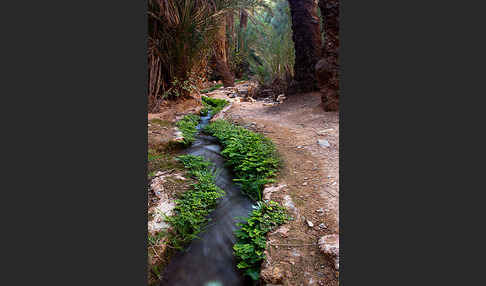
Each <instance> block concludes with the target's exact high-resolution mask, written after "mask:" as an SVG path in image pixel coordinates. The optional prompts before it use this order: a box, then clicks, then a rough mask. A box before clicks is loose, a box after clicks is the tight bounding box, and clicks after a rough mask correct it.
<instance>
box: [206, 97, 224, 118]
mask: <svg viewBox="0 0 486 286" xmlns="http://www.w3.org/2000/svg"><path fill="white" fill-rule="evenodd" d="M201 100H202V103H203V106H204V107H203V108H202V109H201V115H202V116H206V115H207V114H208V112H211V114H212V115H215V114H216V113H218V112H219V111H221V109H223V108H224V107H225V106H226V105H228V103H229V102H228V101H227V100H224V99H219V98H212V97H208V96H202V97H201Z"/></svg>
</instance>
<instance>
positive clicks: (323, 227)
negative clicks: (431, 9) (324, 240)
mask: <svg viewBox="0 0 486 286" xmlns="http://www.w3.org/2000/svg"><path fill="white" fill-rule="evenodd" d="M319 228H320V229H325V228H327V226H326V225H325V224H324V223H321V224H320V225H319Z"/></svg>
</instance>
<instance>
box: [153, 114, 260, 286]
mask: <svg viewBox="0 0 486 286" xmlns="http://www.w3.org/2000/svg"><path fill="white" fill-rule="evenodd" d="M210 118H211V115H210V114H208V115H207V116H205V117H202V118H201V123H200V124H199V126H198V130H201V129H202V128H204V126H206V125H207V124H208V122H209V119H210ZM220 151H221V146H220V145H218V142H217V139H216V138H215V137H212V136H207V135H204V134H202V133H201V132H199V133H198V135H197V136H196V140H195V142H194V143H193V144H192V145H191V147H189V148H188V149H186V151H185V153H187V154H192V155H196V156H202V157H204V158H205V159H206V160H209V161H211V162H212V163H213V164H214V165H213V169H214V170H218V171H217V173H216V179H215V180H216V185H217V186H218V187H220V188H221V189H223V190H224V191H225V192H226V195H225V196H224V197H223V198H222V199H221V200H220V202H219V203H218V206H217V207H216V209H215V210H214V211H213V212H212V213H211V215H210V218H211V221H210V222H209V224H208V226H207V227H206V229H205V231H204V232H202V233H200V234H199V237H200V238H199V239H195V240H193V241H192V242H191V243H190V244H189V246H188V247H187V249H186V250H185V251H181V252H179V253H177V254H175V255H174V256H173V257H172V259H171V261H170V262H169V264H168V265H167V267H166V269H165V271H164V274H163V277H164V278H163V279H162V281H161V283H160V285H161V286H169V285H170V286H179V285H180V286H189V285H191V286H238V285H251V284H250V282H249V281H247V280H245V279H244V278H243V277H242V275H241V274H240V273H239V272H238V270H237V268H236V261H235V258H234V256H233V245H234V243H235V242H236V238H235V236H234V234H233V232H234V231H235V230H236V228H237V226H236V223H237V219H236V217H247V216H248V214H249V212H250V211H251V209H252V202H251V201H250V199H249V198H248V197H247V196H245V195H244V194H242V192H241V190H240V188H239V187H238V186H236V185H235V184H234V183H233V180H232V179H233V177H232V174H231V171H230V170H229V169H227V168H226V167H225V166H224V162H225V160H224V158H223V156H221V154H220Z"/></svg>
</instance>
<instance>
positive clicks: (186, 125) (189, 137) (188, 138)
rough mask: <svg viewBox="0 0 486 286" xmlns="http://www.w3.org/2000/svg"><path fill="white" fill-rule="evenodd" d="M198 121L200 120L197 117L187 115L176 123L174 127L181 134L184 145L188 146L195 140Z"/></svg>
mask: <svg viewBox="0 0 486 286" xmlns="http://www.w3.org/2000/svg"><path fill="white" fill-rule="evenodd" d="M200 120H201V118H200V117H199V116H197V115H194V114H189V115H186V116H184V117H183V118H182V119H181V120H179V121H177V123H176V126H177V127H178V128H179V130H180V131H181V132H182V136H183V137H184V145H190V144H191V143H192V142H194V140H195V139H196V133H197V128H196V127H197V125H198V124H199V121H200Z"/></svg>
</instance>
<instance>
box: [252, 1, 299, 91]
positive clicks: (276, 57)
mask: <svg viewBox="0 0 486 286" xmlns="http://www.w3.org/2000/svg"><path fill="white" fill-rule="evenodd" d="M272 2H273V3H270V4H269V7H270V8H271V9H265V10H261V11H260V13H256V14H255V15H254V16H255V17H254V21H251V22H249V23H248V28H247V30H246V32H245V37H246V43H247V49H248V62H249V70H250V73H251V74H253V75H255V79H256V80H257V81H258V82H259V83H260V84H262V85H271V84H272V83H273V82H274V81H275V80H278V81H280V82H285V81H287V80H288V79H289V78H290V77H292V76H293V70H294V62H295V49H294V43H293V41H292V28H291V19H290V9H289V5H288V2H287V0H276V1H272Z"/></svg>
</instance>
